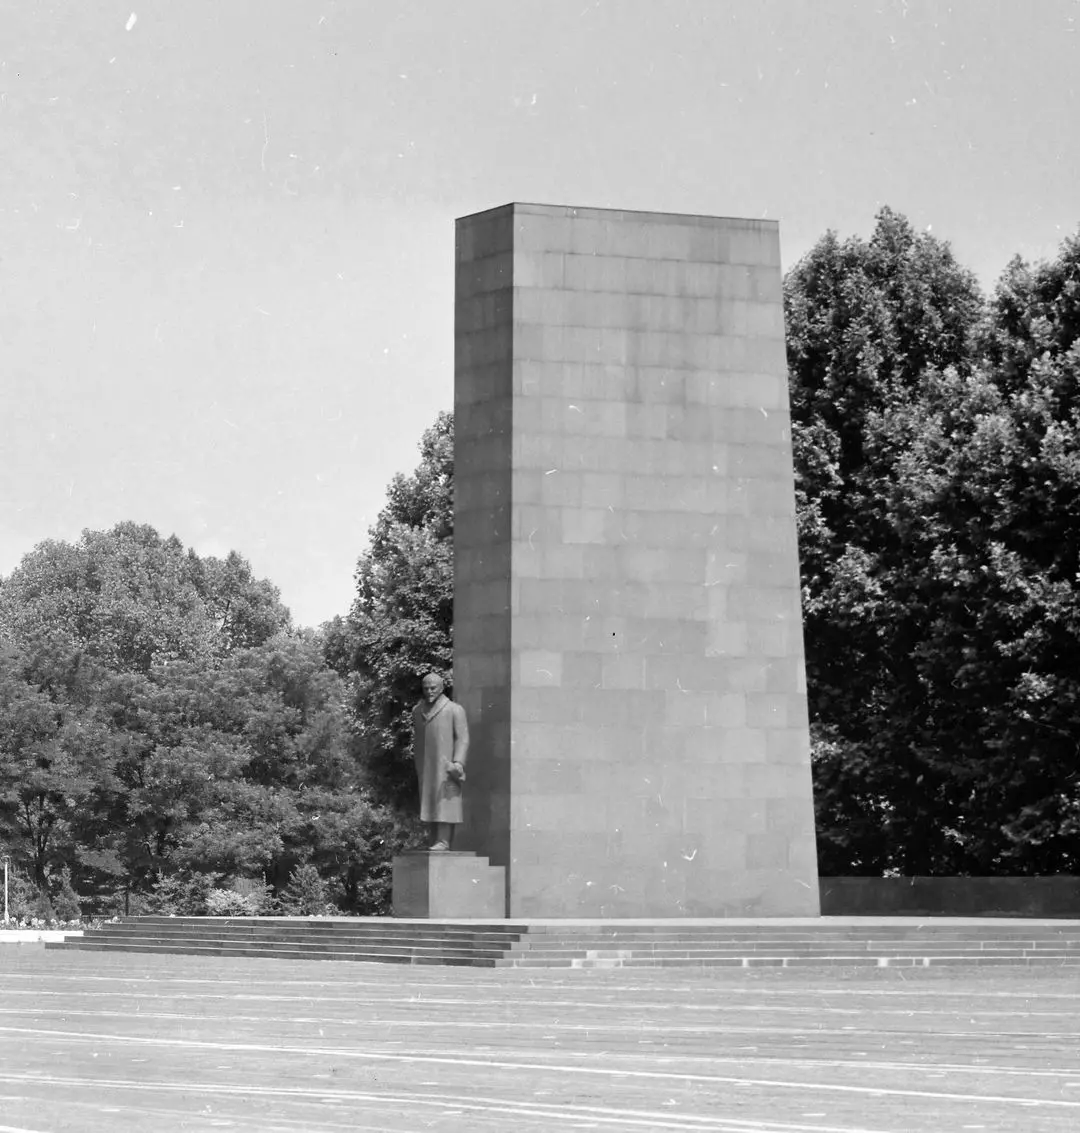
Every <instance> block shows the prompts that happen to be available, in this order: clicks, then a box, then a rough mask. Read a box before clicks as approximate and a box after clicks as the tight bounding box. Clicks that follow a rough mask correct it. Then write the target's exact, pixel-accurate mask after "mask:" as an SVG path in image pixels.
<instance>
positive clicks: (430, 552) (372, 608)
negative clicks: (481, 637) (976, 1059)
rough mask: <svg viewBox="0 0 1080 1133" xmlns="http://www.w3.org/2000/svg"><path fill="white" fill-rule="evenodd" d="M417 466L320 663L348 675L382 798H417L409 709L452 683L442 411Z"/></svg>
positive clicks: (449, 517) (449, 457)
mask: <svg viewBox="0 0 1080 1133" xmlns="http://www.w3.org/2000/svg"><path fill="white" fill-rule="evenodd" d="M420 453H421V458H420V464H419V466H418V467H417V469H416V471H415V472H414V473H413V474H412V475H411V476H404V475H398V476H396V477H395V478H394V480H393V482H392V483H391V485H390V487H389V490H388V492H387V504H386V506H385V507H384V508H383V510H382V511H381V512H380V513H379V517H378V520H377V521H376V523H375V526H374V527H372V529H371V532H370V534H371V545H370V547H369V548H368V550H367V551H366V552H365V554H364V555H363V556H361V558H360V561H359V563H358V565H357V569H356V583H357V596H356V600H355V602H354V603H353V607H352V611H351V612H350V614H349V617H348V619H339V620H337V621H335V622H334V623H331V625H330V626H329V627H328V628H327V646H326V649H327V657H328V659H329V660H330V663H331V664H334V665H335V666H336V667H338V669H339V671H341V672H351V673H352V680H353V682H354V693H355V696H354V706H355V707H354V714H355V719H356V723H357V728H358V731H359V735H360V740H361V747H362V752H363V758H364V766H365V768H366V770H367V772H368V775H369V778H370V781H371V782H372V783H373V785H374V787H375V788H376V790H377V791H378V792H379V794H380V796H381V797H384V798H387V799H389V800H391V801H392V802H394V803H396V804H398V805H401V804H403V803H404V801H405V800H406V799H411V797H412V794H413V793H414V791H415V778H414V774H413V771H412V763H411V757H410V755H409V745H410V743H411V739H412V720H411V717H410V714H409V713H410V710H411V708H412V706H413V705H414V704H415V703H416V700H417V698H418V692H417V690H418V688H419V683H420V679H421V677H422V676H423V675H424V673H426V672H429V671H431V670H432V669H434V670H437V671H439V672H441V673H443V674H445V675H446V677H447V678H448V679H449V677H450V671H451V665H452V660H453V649H452V644H451V624H452V620H453V588H454V580H453V571H454V560H453V523H454V516H453V475H454V425H453V417H452V415H451V414H449V413H445V412H443V413H440V414H439V416H438V418H437V419H436V421H435V424H434V425H433V426H432V427H431V428H429V429H427V430H426V431H425V432H424V435H423V439H422V441H421V444H420Z"/></svg>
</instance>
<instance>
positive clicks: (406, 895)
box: [393, 850, 506, 920]
mask: <svg viewBox="0 0 1080 1133" xmlns="http://www.w3.org/2000/svg"><path fill="white" fill-rule="evenodd" d="M393 914H394V916H395V917H430V918H432V919H445V920H456V919H459V918H461V919H474V918H480V919H490V920H503V919H504V918H505V917H506V870H505V869H504V868H503V866H494V865H490V864H489V863H488V860H487V858H482V857H479V856H477V855H476V854H473V853H460V852H458V851H455V850H442V851H435V852H431V851H429V850H410V851H407V852H406V853H404V854H400V855H398V856H397V857H396V858H394V862H393Z"/></svg>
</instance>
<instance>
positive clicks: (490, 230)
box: [454, 204, 818, 917]
mask: <svg viewBox="0 0 1080 1133" xmlns="http://www.w3.org/2000/svg"><path fill="white" fill-rule="evenodd" d="M456 273H457V274H456V311H455V400H454V412H455V536H454V538H455V551H454V554H455V601H454V634H455V637H454V694H455V698H456V699H458V700H460V701H461V703H462V704H463V705H464V706H465V709H466V711H467V712H468V714H469V720H470V729H471V733H472V739H473V755H472V756H471V758H470V764H469V774H470V779H469V786H470V791H469V792H468V793H467V796H466V816H465V823H464V826H463V829H462V831H461V834H460V835H459V841H458V843H457V845H458V846H460V848H462V849H473V850H477V851H479V852H481V853H486V854H488V855H489V857H490V858H491V861H492V863H493V864H496V865H501V866H505V868H506V892H507V905H506V912H507V915H509V916H512V917H662V916H670V917H680V916H683V917H703V916H808V915H810V916H813V915H817V913H818V886H817V867H816V856H815V844H814V818H813V805H812V797H811V787H810V768H809V739H808V732H807V712H806V697H805V681H804V672H803V647H802V628H801V615H800V605H799V574H798V551H797V544H796V538H795V516H794V489H793V480H792V465H791V435H790V419H789V415H788V400H787V381H786V359H785V350H784V326H783V308H782V302H781V278H780V260H779V234H778V229H777V225H776V223H775V222H771V221H753V220H736V219H726V218H717V217H697V216H675V215H663V214H654V213H631V212H614V211H606V210H597V209H575V208H564V207H555V206H547V205H525V204H513V205H507V206H504V207H502V208H498V209H493V210H491V211H489V212H485V213H479V214H477V215H474V216H470V217H466V218H464V219H462V220H459V221H458V226H457V263H456Z"/></svg>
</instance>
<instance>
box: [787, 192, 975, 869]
mask: <svg viewBox="0 0 1080 1133" xmlns="http://www.w3.org/2000/svg"><path fill="white" fill-rule="evenodd" d="M784 299H785V314H786V319H787V342H788V369H789V381H790V390H791V408H792V441H793V448H794V455H795V471H796V496H797V507H798V525H799V553H800V560H801V567H802V579H803V616H804V623H805V639H806V655H807V682H808V687H809V691H810V696H811V719H812V727H813V732H814V737H815V798H816V803H817V809H818V825H819V856H820V858H821V865H822V869H823V872H826V873H828V872H833V871H836V872H867V873H876V872H880V871H881V870H882V869H884V868H887V867H889V866H895V862H894V855H893V852H892V850H891V849H890V847H891V846H893V845H894V844H895V841H896V838H895V836H890V835H889V833H888V831H889V827H888V825H886V824H884V823H883V819H885V818H886V817H889V818H890V819H891V820H892V821H893V823H894V829H895V827H896V825H897V824H899V826H902V827H904V828H905V829H909V830H912V831H913V829H914V827H918V826H920V825H923V826H925V827H926V830H925V833H926V834H927V835H930V834H932V833H933V831H934V825H933V816H934V815H935V813H936V804H935V803H934V792H935V791H936V789H937V786H936V783H935V782H934V781H933V779H932V777H929V776H928V775H927V774H926V769H925V768H924V767H923V766H922V765H921V761H920V759H919V758H918V757H917V756H916V755H915V748H913V746H912V737H911V735H910V727H909V726H910V725H912V723H913V721H912V719H911V706H910V705H909V704H906V703H905V702H906V700H908V699H910V697H911V695H912V694H914V697H915V700H916V701H917V700H918V687H919V678H918V673H917V671H916V670H915V668H914V666H913V662H912V655H911V646H912V644H913V640H914V638H917V637H918V630H917V628H916V627H915V626H913V625H911V624H910V619H907V621H905V610H904V606H903V600H902V599H901V598H900V596H899V594H898V592H897V589H896V586H897V581H898V580H900V579H905V578H907V577H908V574H909V569H908V562H907V558H906V556H907V553H908V551H907V548H906V546H905V544H904V540H903V538H902V536H901V533H900V532H899V531H898V530H897V528H896V526H895V524H894V519H893V516H892V514H891V513H890V510H889V506H888V503H887V501H888V496H889V492H890V490H891V488H892V486H893V484H894V483H895V479H896V476H897V472H898V465H899V462H900V460H901V459H902V457H903V453H904V443H903V442H904V438H902V437H899V436H898V433H897V430H896V429H895V428H893V427H892V422H893V419H894V417H895V415H896V414H900V413H904V412H905V411H906V410H907V409H909V407H910V406H911V405H912V402H913V399H915V398H916V397H917V396H918V390H919V388H920V382H921V381H922V378H923V375H924V374H925V373H926V372H927V370H929V369H932V370H936V371H943V370H945V369H946V368H952V369H954V370H956V371H957V372H959V373H966V372H969V371H970V369H971V367H972V365H973V364H974V361H975V344H976V342H977V338H978V334H979V330H980V325H981V322H980V320H981V317H982V314H983V304H982V299H981V296H980V294H979V290H978V287H977V285H976V283H975V280H974V278H973V277H972V275H971V273H970V272H968V271H966V270H965V269H963V268H962V267H960V266H959V265H958V264H957V263H956V261H955V259H954V258H953V255H952V253H951V251H950V249H949V247H948V245H947V244H945V243H943V242H941V241H939V240H937V239H935V238H933V237H931V236H930V235H928V234H925V233H924V234H916V233H915V232H914V231H913V229H912V228H911V226H910V224H909V223H908V222H907V220H905V219H904V218H903V217H902V216H899V215H898V214H896V213H894V212H892V211H891V210H889V209H883V210H882V211H881V212H880V213H879V214H878V217H877V224H876V227H875V230H874V233H873V235H872V236H871V238H870V240H869V241H862V240H859V239H849V240H846V241H843V242H841V241H839V240H838V239H837V237H836V236H835V235H834V234H832V233H829V234H827V235H826V236H825V237H824V238H823V239H822V240H821V241H819V243H818V244H817V245H816V247H815V248H814V249H813V250H812V251H811V252H810V253H809V254H808V255H807V256H806V258H805V259H804V260H802V261H801V262H800V263H799V264H797V265H796V266H795V268H793V269H792V271H791V272H790V273H789V274H788V276H787V279H786V280H785V291H784ZM913 635H914V638H913ZM898 807H899V808H900V809H901V810H903V811H904V817H903V818H898V811H897V808H898ZM905 837H906V836H905ZM901 840H904V838H902V839H901ZM911 841H913V842H914V841H918V836H915V835H913V837H912V839H911ZM924 844H925V845H926V847H927V850H928V852H929V853H931V854H932V853H933V852H934V840H933V839H932V838H928V840H927V841H926V842H925V843H924Z"/></svg>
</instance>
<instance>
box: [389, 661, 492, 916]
mask: <svg viewBox="0 0 1080 1133" xmlns="http://www.w3.org/2000/svg"><path fill="white" fill-rule="evenodd" d="M422 687H423V697H422V699H421V700H420V702H419V703H418V704H417V705H416V707H415V708H414V709H413V760H414V762H415V764H416V780H417V788H418V791H419V796H420V820H421V821H422V822H423V823H424V825H425V827H426V828H427V832H428V845H427V846H425V847H423V848H419V849H415V850H412V851H410V852H408V853H405V854H400V855H398V856H397V857H396V858H394V861H393V865H392V869H393V874H392V902H393V911H394V914H395V915H396V916H401V917H483V918H499V917H502V916H504V907H505V901H506V894H505V870H504V869H502V868H501V867H497V866H491V865H490V864H489V863H488V860H487V858H481V857H478V855H476V854H475V853H472V852H464V853H461V852H457V851H453V850H451V846H452V844H453V838H454V831H455V829H456V828H457V826H458V824H459V823H460V822H461V816H462V789H463V787H464V783H465V778H466V773H465V764H466V759H467V757H468V752H469V727H468V719H467V717H466V715H465V712H464V710H463V709H462V708H461V706H460V705H458V704H455V703H454V702H453V701H452V700H450V699H449V697H447V696H446V695H445V693H444V692H443V680H442V677H440V676H439V675H438V673H428V674H427V676H425V677H424V679H423V682H422Z"/></svg>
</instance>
